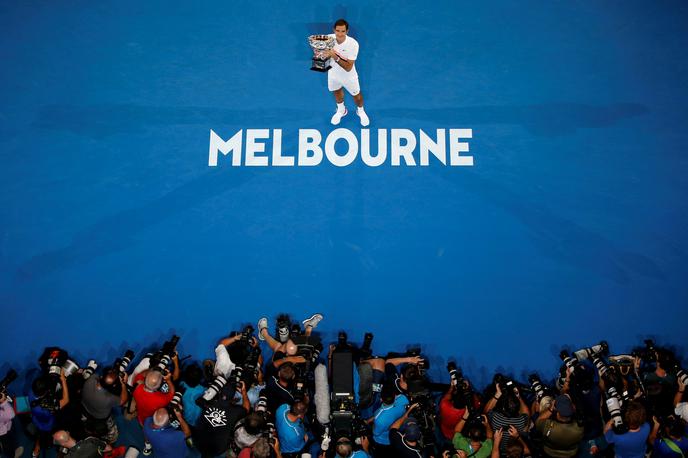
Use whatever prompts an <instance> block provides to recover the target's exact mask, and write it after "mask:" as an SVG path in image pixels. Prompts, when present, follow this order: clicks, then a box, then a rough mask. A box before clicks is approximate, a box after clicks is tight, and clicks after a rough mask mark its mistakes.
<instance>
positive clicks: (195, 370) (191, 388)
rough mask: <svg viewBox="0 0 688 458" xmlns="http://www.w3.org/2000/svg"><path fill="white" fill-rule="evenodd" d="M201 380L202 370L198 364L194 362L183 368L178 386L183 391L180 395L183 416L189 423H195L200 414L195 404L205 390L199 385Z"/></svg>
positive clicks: (199, 409)
mask: <svg viewBox="0 0 688 458" xmlns="http://www.w3.org/2000/svg"><path fill="white" fill-rule="evenodd" d="M201 380H203V370H202V369H201V368H200V366H199V365H198V364H196V363H194V364H191V365H189V366H187V367H185V368H184V372H183V375H182V381H181V382H180V383H179V386H180V388H181V390H182V391H183V392H184V394H183V396H182V405H183V406H184V418H185V419H186V421H187V423H189V424H190V425H193V424H195V423H196V420H198V417H199V416H200V415H201V408H200V407H199V406H198V405H197V404H196V400H197V399H198V398H200V397H201V395H203V392H204V391H205V387H204V386H203V385H201Z"/></svg>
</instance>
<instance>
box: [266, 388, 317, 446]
mask: <svg viewBox="0 0 688 458" xmlns="http://www.w3.org/2000/svg"><path fill="white" fill-rule="evenodd" d="M307 411H308V398H304V399H298V400H296V401H294V403H293V404H292V405H289V404H282V405H281V406H279V407H278V408H277V412H276V413H275V427H276V428H277V437H278V438H279V441H280V444H281V445H280V448H281V450H282V455H283V456H284V457H285V458H295V457H298V456H300V455H301V453H311V456H317V455H318V453H319V450H320V447H319V444H318V443H317V442H316V441H312V440H311V438H310V437H309V435H308V434H307V433H306V426H305V424H304V418H305V416H306V412H307Z"/></svg>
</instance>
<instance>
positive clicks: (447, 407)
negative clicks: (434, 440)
mask: <svg viewBox="0 0 688 458" xmlns="http://www.w3.org/2000/svg"><path fill="white" fill-rule="evenodd" d="M462 390H463V387H459V386H457V385H456V384H453V383H452V384H451V385H449V389H448V390H447V392H446V393H445V394H444V396H442V399H441V400H440V410H439V417H440V431H442V436H443V437H444V438H445V439H447V440H452V438H453V437H454V428H456V425H457V424H458V423H459V421H460V420H461V417H462V416H463V415H464V413H465V412H466V411H467V409H468V406H467V405H466V403H465V402H464V399H463V396H460V395H459V394H458V391H462Z"/></svg>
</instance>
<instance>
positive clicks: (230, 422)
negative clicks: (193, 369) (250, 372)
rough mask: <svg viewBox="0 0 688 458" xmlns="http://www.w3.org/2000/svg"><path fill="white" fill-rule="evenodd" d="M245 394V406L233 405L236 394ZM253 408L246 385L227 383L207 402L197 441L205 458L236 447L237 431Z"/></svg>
mask: <svg viewBox="0 0 688 458" xmlns="http://www.w3.org/2000/svg"><path fill="white" fill-rule="evenodd" d="M236 390H238V391H239V392H240V393H241V399H242V405H240V406H238V405H235V404H234V402H233V399H234V392H235V391H236ZM249 409H250V404H249V400H248V394H247V393H246V384H245V383H244V382H239V384H238V385H237V384H234V383H227V384H226V385H224V386H223V387H222V389H221V390H220V391H219V393H218V394H217V395H216V396H215V398H214V399H212V400H211V401H208V402H205V403H203V408H202V411H201V415H200V416H199V417H198V421H197V422H196V428H195V433H194V442H195V445H196V448H197V449H198V450H199V452H201V455H202V456H204V457H211V456H216V455H221V454H223V453H225V452H227V451H228V450H229V449H230V448H231V446H232V440H233V438H234V428H235V426H236V424H237V422H238V421H240V420H241V419H242V418H244V417H245V416H246V415H247V414H248V412H249Z"/></svg>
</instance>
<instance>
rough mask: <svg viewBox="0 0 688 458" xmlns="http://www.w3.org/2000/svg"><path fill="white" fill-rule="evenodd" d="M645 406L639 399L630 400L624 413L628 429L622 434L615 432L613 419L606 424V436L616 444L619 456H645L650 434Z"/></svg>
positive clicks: (615, 448)
mask: <svg viewBox="0 0 688 458" xmlns="http://www.w3.org/2000/svg"><path fill="white" fill-rule="evenodd" d="M646 416H647V414H646V411H645V407H644V406H643V405H642V404H641V403H640V402H638V401H630V402H629V403H628V406H627V407H626V412H625V414H624V422H625V424H626V425H628V431H627V432H625V433H622V434H617V433H615V432H614V430H613V429H612V427H613V426H614V423H613V420H611V419H610V420H609V421H608V422H607V424H606V425H605V426H604V438H605V439H606V440H607V442H608V443H610V444H614V451H615V453H616V457H617V458H643V456H644V455H645V449H646V448H647V444H646V442H647V440H648V437H649V435H650V425H649V424H648V423H647V421H646Z"/></svg>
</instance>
